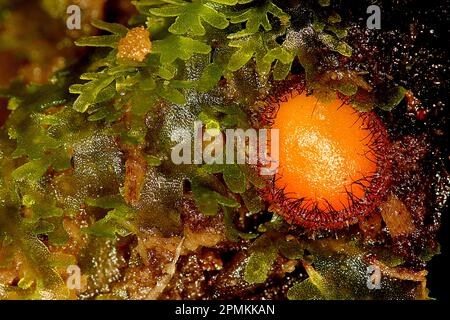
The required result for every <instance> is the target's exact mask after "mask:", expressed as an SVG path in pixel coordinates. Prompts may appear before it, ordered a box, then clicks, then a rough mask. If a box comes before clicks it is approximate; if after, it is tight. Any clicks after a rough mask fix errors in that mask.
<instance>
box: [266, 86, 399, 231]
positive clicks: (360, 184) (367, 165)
mask: <svg viewBox="0 0 450 320" xmlns="http://www.w3.org/2000/svg"><path fill="white" fill-rule="evenodd" d="M305 88H306V87H305V85H304V83H303V82H296V83H295V82H292V81H286V82H285V83H284V84H282V85H281V86H279V87H278V88H277V89H276V92H275V93H274V94H273V95H272V96H271V97H270V99H269V100H268V102H267V103H266V104H265V105H264V107H263V108H262V109H261V113H260V121H261V124H262V125H265V126H268V127H270V128H277V129H279V130H280V163H279V171H278V173H277V174H275V175H274V176H272V177H271V178H270V179H268V180H267V185H266V187H265V188H263V189H262V191H261V193H262V196H263V198H264V199H265V200H266V201H267V202H269V204H270V208H271V210H272V211H274V212H276V213H278V214H280V215H281V216H283V217H284V219H285V220H286V221H287V222H288V223H293V224H296V225H299V226H303V227H306V228H310V229H340V228H344V227H346V226H349V225H351V224H354V223H356V222H358V221H359V220H360V219H361V218H363V217H365V216H366V215H368V214H370V213H371V212H373V210H375V209H376V207H377V206H378V205H379V204H380V202H381V201H382V200H383V198H384V197H385V195H386V193H387V191H388V189H389V186H390V184H391V171H392V170H391V162H390V160H389V159H388V157H387V156H386V155H387V153H388V152H389V150H390V141H389V138H388V134H387V130H386V128H385V126H384V125H383V123H382V122H381V119H380V118H379V117H378V115H377V114H376V113H375V112H373V111H370V112H360V111H357V110H355V109H353V107H352V106H351V105H350V103H349V101H348V99H347V98H346V97H343V96H336V98H335V99H334V101H332V102H323V101H321V100H319V99H318V98H316V97H314V95H310V94H307V93H306V90H305ZM345 124H347V125H345ZM260 166H261V165H260Z"/></svg>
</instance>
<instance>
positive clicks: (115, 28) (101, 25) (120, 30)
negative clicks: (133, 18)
mask: <svg viewBox="0 0 450 320" xmlns="http://www.w3.org/2000/svg"><path fill="white" fill-rule="evenodd" d="M91 24H92V25H93V26H94V27H96V28H97V29H100V30H105V31H109V32H111V33H113V34H118V35H121V36H124V35H126V34H127V32H128V31H129V30H128V28H127V27H125V26H123V25H121V24H119V23H109V22H105V21H101V20H94V21H93V22H92V23H91Z"/></svg>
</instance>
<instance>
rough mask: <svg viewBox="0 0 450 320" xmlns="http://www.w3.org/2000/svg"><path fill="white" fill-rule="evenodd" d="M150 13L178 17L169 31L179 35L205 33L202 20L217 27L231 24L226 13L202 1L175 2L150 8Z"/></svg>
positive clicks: (222, 27) (223, 27) (200, 34)
mask: <svg viewBox="0 0 450 320" xmlns="http://www.w3.org/2000/svg"><path fill="white" fill-rule="evenodd" d="M150 13H152V14H154V15H155V16H160V17H177V18H176V19H175V22H174V23H173V24H172V25H171V26H170V28H169V31H170V32H171V33H173V34H178V35H181V34H192V35H197V36H203V35H205V33H206V32H205V28H204V27H203V24H202V21H205V22H207V23H208V24H210V25H211V26H213V27H215V28H217V29H225V28H226V27H227V26H228V24H229V22H228V20H227V19H226V17H225V15H224V14H222V13H219V12H217V11H216V10H215V9H214V8H212V7H211V6H209V5H208V4H207V3H202V2H192V3H191V2H175V3H174V5H169V6H164V7H161V8H154V9H150Z"/></svg>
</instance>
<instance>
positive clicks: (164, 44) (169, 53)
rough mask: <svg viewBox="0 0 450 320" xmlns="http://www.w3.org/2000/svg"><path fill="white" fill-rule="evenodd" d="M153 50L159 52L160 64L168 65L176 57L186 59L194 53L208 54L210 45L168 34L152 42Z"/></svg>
mask: <svg viewBox="0 0 450 320" xmlns="http://www.w3.org/2000/svg"><path fill="white" fill-rule="evenodd" d="M153 52H154V53H158V54H160V60H161V64H163V65H170V64H172V63H173V62H174V61H175V60H177V59H182V60H188V59H189V58H191V57H192V56H193V55H194V54H195V53H200V54H208V53H210V52H211V47H210V46H209V45H207V44H205V43H203V42H201V41H199V40H194V39H191V38H187V37H183V36H169V37H167V38H165V39H164V40H156V41H154V42H153Z"/></svg>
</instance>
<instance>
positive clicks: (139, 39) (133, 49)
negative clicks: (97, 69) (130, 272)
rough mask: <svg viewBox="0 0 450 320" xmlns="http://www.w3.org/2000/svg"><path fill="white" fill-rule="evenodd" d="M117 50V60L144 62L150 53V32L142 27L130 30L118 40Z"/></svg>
mask: <svg viewBox="0 0 450 320" xmlns="http://www.w3.org/2000/svg"><path fill="white" fill-rule="evenodd" d="M118 50H119V52H118V53H117V57H118V58H119V59H130V60H135V61H139V62H142V61H144V59H145V57H146V56H147V55H148V54H149V53H150V52H151V51H152V43H151V42H150V32H148V31H147V30H146V29H145V28H144V27H137V28H134V29H131V30H130V31H128V33H127V35H126V36H125V37H124V38H122V39H120V41H119V46H118Z"/></svg>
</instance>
